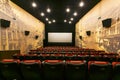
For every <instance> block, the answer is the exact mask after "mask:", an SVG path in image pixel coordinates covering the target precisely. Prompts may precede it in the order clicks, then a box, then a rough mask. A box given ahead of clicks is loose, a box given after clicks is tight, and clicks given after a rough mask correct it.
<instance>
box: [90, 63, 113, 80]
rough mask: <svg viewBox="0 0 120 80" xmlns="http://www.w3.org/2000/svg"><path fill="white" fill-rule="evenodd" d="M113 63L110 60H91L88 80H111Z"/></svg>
mask: <svg viewBox="0 0 120 80" xmlns="http://www.w3.org/2000/svg"><path fill="white" fill-rule="evenodd" d="M111 73H112V65H111V64H110V63H109V62H103V61H89V62H88V74H89V78H88V80H110V79H111Z"/></svg>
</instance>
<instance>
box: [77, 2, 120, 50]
mask: <svg viewBox="0 0 120 80" xmlns="http://www.w3.org/2000/svg"><path fill="white" fill-rule="evenodd" d="M119 5H120V0H101V1H100V2H99V3H98V4H97V5H96V6H95V7H94V8H93V9H91V10H90V11H89V12H88V13H87V14H86V15H85V16H84V17H82V18H81V19H80V20H79V22H78V23H77V24H76V27H77V28H79V31H77V32H76V34H78V35H77V36H80V35H82V36H83V40H80V39H79V37H76V40H78V43H77V44H76V46H79V45H80V44H81V45H82V46H81V47H85V48H93V49H96V50H105V51H106V52H118V51H119V49H120V36H119V35H120V13H119V12H120V8H119ZM86 6H87V5H86ZM107 18H112V25H111V27H110V28H104V27H103V25H102V20H104V19H107ZM77 28H76V29H77ZM88 30H90V31H91V36H87V35H86V31H88ZM79 47H80V46H79Z"/></svg>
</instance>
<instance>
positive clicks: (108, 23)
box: [102, 18, 112, 28]
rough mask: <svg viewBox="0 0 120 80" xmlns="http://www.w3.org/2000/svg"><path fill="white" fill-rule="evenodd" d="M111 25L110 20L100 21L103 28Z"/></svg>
mask: <svg viewBox="0 0 120 80" xmlns="http://www.w3.org/2000/svg"><path fill="white" fill-rule="evenodd" d="M111 23H112V19H111V18H108V19H105V20H102V25H103V27H105V28H109V27H111Z"/></svg>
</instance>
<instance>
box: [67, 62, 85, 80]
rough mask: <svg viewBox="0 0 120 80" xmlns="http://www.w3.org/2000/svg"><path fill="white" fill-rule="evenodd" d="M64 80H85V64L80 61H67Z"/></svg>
mask: <svg viewBox="0 0 120 80" xmlns="http://www.w3.org/2000/svg"><path fill="white" fill-rule="evenodd" d="M65 71H66V72H65V78H66V80H86V75H87V64H86V61H82V60H67V61H66V67H65Z"/></svg>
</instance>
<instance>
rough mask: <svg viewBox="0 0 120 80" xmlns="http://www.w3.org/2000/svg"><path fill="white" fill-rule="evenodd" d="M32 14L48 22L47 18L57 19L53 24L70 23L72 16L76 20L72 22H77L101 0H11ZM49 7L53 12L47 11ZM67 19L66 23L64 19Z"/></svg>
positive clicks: (50, 19)
mask: <svg viewBox="0 0 120 80" xmlns="http://www.w3.org/2000/svg"><path fill="white" fill-rule="evenodd" d="M11 1H12V2H14V3H15V4H17V5H18V6H20V7H21V8H23V9H24V10H26V11H27V12H29V13H30V14H31V15H33V16H34V17H36V18H37V19H39V20H40V21H42V22H44V23H45V24H48V21H46V18H48V19H49V21H51V22H52V20H56V22H55V23H53V22H52V23H51V24H58V23H60V24H69V23H68V22H69V21H71V20H70V18H73V19H74V20H73V21H71V22H72V23H71V24H76V22H77V21H78V20H79V19H80V18H82V17H83V16H84V15H85V14H86V13H87V12H88V11H89V10H90V9H91V8H93V7H94V6H95V5H96V4H97V3H98V2H100V1H101V0H11ZM81 1H83V2H84V6H83V7H80V6H79V3H80V2H81ZM32 2H35V3H36V4H37V7H32ZM47 8H50V9H51V12H50V13H48V12H47V11H46V9H47ZM66 8H70V12H69V13H67V12H66ZM41 12H43V13H45V16H41V15H40V13H41ZM74 12H77V13H78V15H77V16H74V15H73V13H74ZM65 19H66V20H67V22H66V23H64V20H65Z"/></svg>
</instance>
